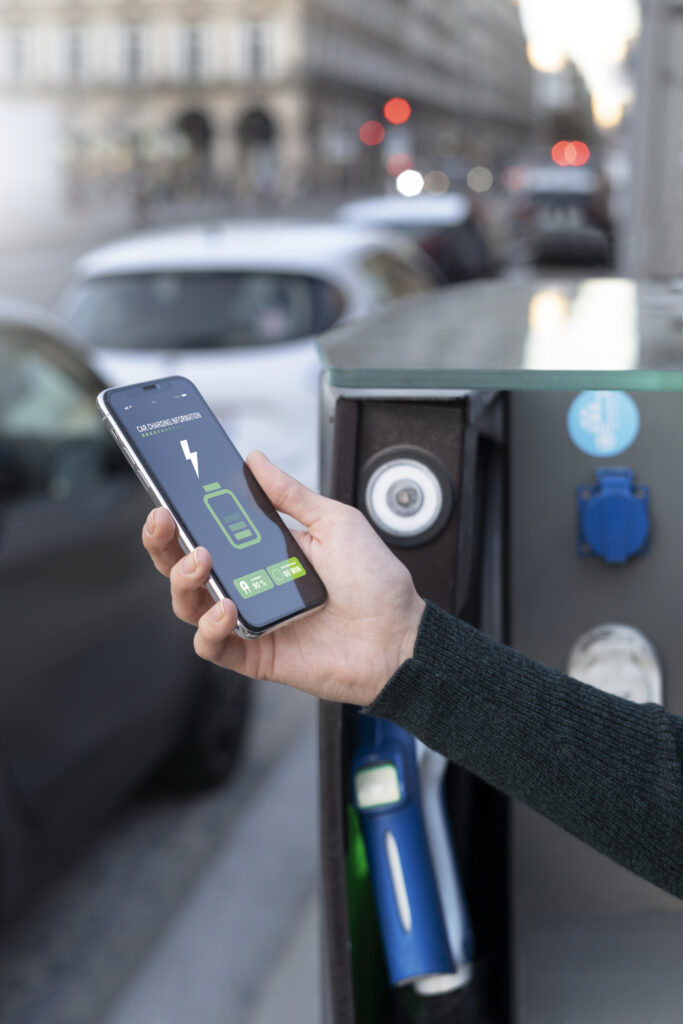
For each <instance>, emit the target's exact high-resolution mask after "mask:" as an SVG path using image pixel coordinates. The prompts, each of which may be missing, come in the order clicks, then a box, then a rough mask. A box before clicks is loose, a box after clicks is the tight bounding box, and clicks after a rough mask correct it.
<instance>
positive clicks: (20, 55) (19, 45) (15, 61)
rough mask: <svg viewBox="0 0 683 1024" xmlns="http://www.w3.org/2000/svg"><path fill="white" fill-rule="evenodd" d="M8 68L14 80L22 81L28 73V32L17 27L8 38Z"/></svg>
mask: <svg viewBox="0 0 683 1024" xmlns="http://www.w3.org/2000/svg"><path fill="white" fill-rule="evenodd" d="M7 48H8V51H9V52H8V54H7V56H8V62H7V63H8V69H9V73H10V77H11V78H12V81H14V82H21V81H22V80H23V78H24V76H25V74H26V33H25V32H24V31H23V29H20V28H15V29H13V30H12V31H11V32H10V34H9V39H8V47H7Z"/></svg>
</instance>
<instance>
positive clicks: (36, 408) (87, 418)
mask: <svg viewBox="0 0 683 1024" xmlns="http://www.w3.org/2000/svg"><path fill="white" fill-rule="evenodd" d="M46 340H47V339H46V338H45V337H44V336H40V337H38V336H36V335H33V334H32V333H31V332H30V331H24V330H19V329H14V328H11V327H6V326H0V500H6V499H8V498H17V497H27V496H37V495H47V496H49V497H54V498H60V497H65V496H66V495H67V494H69V493H71V492H72V491H73V490H76V489H79V488H82V487H84V486H87V485H89V484H90V483H92V482H93V480H95V479H97V478H99V477H101V476H102V475H103V474H104V473H105V472H106V456H107V446H106V441H105V433H104V429H103V426H102V423H101V420H100V417H99V415H98V413H97V410H96V409H95V406H94V403H93V397H92V394H91V392H90V391H89V390H88V389H87V388H86V387H84V385H83V384H82V382H80V381H79V380H76V379H75V378H74V377H73V376H71V375H70V374H69V373H68V372H67V371H66V370H65V369H64V368H63V367H62V366H61V365H59V363H58V362H55V361H53V360H52V359H50V357H49V355H48V354H47V348H46Z"/></svg>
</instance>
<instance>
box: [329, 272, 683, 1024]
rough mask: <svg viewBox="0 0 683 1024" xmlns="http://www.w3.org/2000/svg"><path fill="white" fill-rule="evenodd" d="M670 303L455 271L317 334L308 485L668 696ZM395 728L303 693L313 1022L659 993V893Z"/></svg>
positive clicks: (479, 1017)
mask: <svg viewBox="0 0 683 1024" xmlns="http://www.w3.org/2000/svg"><path fill="white" fill-rule="evenodd" d="M682 310H683V293H681V292H680V291H678V292H676V291H675V290H673V289H670V288H668V287H667V286H665V285H655V284H650V285H647V284H639V283H635V282H632V281H628V280H625V279H607V278H604V279H595V280H585V281H576V280H575V281H557V282H549V281H540V282H522V281H495V282H478V283H475V284H471V285H458V286H456V287H454V288H450V289H445V290H443V291H441V292H439V293H437V294H436V295H431V296H425V297H419V298H415V299H409V300H405V301H403V302H401V303H399V304H398V305H396V306H394V307H392V308H389V309H387V310H386V311H385V312H383V313H380V314H378V315H377V316H375V317H373V318H372V319H370V320H369V321H365V322H362V323H359V324H350V325H348V326H345V327H342V328H339V329H337V330H336V331H333V332H331V333H330V334H329V335H328V336H326V338H324V339H323V341H322V343H321V354H322V359H323V364H324V367H325V370H324V374H323V383H322V446H323V447H322V484H323V491H324V492H325V493H327V494H329V495H331V496H332V497H335V498H338V499H340V500H342V501H345V502H348V503H350V504H353V505H356V506H358V507H359V508H361V509H362V510H363V511H364V512H365V514H366V515H367V516H368V518H369V519H370V521H371V522H372V523H373V525H374V526H375V527H376V529H378V531H379V533H380V535H381V536H382V537H383V538H384V539H385V541H386V542H387V543H388V544H389V546H390V547H391V548H392V550H393V551H394V552H395V554H396V555H397V556H398V557H399V558H401V559H402V561H403V562H404V563H405V564H406V565H407V567H408V568H409V569H410V571H411V573H412V574H413V578H414V580H415V584H416V586H417V589H418V591H419V592H420V593H421V594H422V596H424V597H428V598H430V599H431V600H432V601H434V602H435V603H437V604H439V605H441V606H442V607H443V608H445V609H447V610H448V611H451V612H453V613H454V614H456V615H458V616H459V617H461V618H463V619H465V620H466V621H468V622H470V623H471V624H472V625H474V626H476V627H478V628H480V629H481V630H483V631H484V632H486V633H488V634H490V635H492V636H493V637H495V638H496V639H499V640H503V641H504V642H506V643H508V644H509V645H510V646H512V647H514V648H516V649H518V650H520V651H522V652H523V653H524V654H527V655H528V656H530V657H532V658H535V659H536V660H538V661H541V662H543V663H545V664H547V665H549V666H552V667H555V668H558V669H560V670H562V671H564V672H567V673H568V674H572V675H574V676H576V677H577V678H580V679H582V680H584V681H586V682H589V683H592V684H593V685H597V686H601V687H603V688H604V689H607V690H609V691H610V692H614V693H618V694H620V695H621V696H624V697H627V698H629V699H633V700H638V701H661V702H662V703H663V704H664V705H665V706H666V707H667V708H669V709H670V710H671V711H673V712H674V713H676V714H679V715H680V714H683V645H681V643H680V639H679V633H680V621H681V606H682V604H683V601H682V600H681V595H683V545H682V544H681V542H680V510H681V509H682V508H683V473H682V472H681V471H680V468H679V463H680V441H679V438H680V437H681V435H682V434H683V333H682V327H683V321H682V319H681V317H682ZM385 725H386V728H384V726H385ZM395 728H396V727H394V726H389V724H388V723H381V722H379V720H372V719H370V716H367V715H365V714H364V713H361V712H359V710H358V709H356V708H352V707H349V706H339V705H332V704H323V705H321V712H320V776H321V827H322V874H323V894H324V903H323V910H324V951H323V961H324V998H325V1005H324V1019H325V1021H326V1022H327V1024H384V1022H386V1024H404V1022H405V1024H408V1022H413V1021H419V1022H426V1024H439V1022H441V1021H449V1022H450V1021H463V1022H464V1021H473V1022H481V1024H483V1022H486V1024H547V1022H548V1021H562V1020H566V1021H569V1020H580V1021H582V1024H591V1022H595V1024H597V1022H598V1021H599V1022H604V1024H611V1022H612V1021H614V1022H615V1024H616V1022H619V1024H642V1021H644V1020H655V1019H660V1020H675V1019H677V1017H678V1016H679V1015H680V1006H681V1005H683V1002H682V1001H683V972H681V970H680V951H681V949H682V948H683V916H682V915H681V910H682V909H683V903H681V902H680V901H678V900H676V899H675V898H674V897H672V896H669V895H668V894H666V893H664V892H663V891H661V890H659V889H657V888H655V887H654V886H652V885H650V884H648V883H646V882H644V881H643V880H641V879H639V878H637V877H636V876H635V875H633V874H631V873H629V872H628V871H626V870H625V869H623V868H621V867H619V866H618V865H616V864H614V863H613V862H611V861H609V860H608V859H607V858H606V857H604V856H602V855H601V854H599V853H597V852H595V851H594V850H592V849H590V848H589V847H588V846H586V845H585V844H583V843H582V842H580V841H579V840H577V839H575V838H573V837H572V836H570V835H569V834H568V833H566V832H564V831H563V830H561V829H560V828H558V827H557V826H555V825H553V824H552V823H550V822H548V821H547V820H545V819H543V818H542V817H541V816H540V815H538V814H536V813H535V812H533V811H531V810H530V809H528V808H526V807H524V806H522V805H520V804H517V803H516V802H514V801H510V800H508V799H507V798H505V797H503V796H502V795H501V794H500V793H498V792H496V791H494V790H493V789H491V788H490V787H488V786H487V785H486V784H485V783H484V782H482V781H481V780H479V779H477V778H475V777H474V776H472V775H470V774H469V773H467V772H466V771H465V770H463V769H461V768H459V767H457V766H455V765H452V764H451V765H448V766H447V767H446V766H443V768H445V771H444V770H441V771H439V769H438V768H437V770H436V771H433V772H432V773H431V774H430V773H429V772H428V771H427V770H426V769H425V768H424V766H423V763H421V762H420V760H419V758H420V751H419V749H416V748H415V747H414V746H413V745H411V738H410V737H408V736H407V734H403V735H395V734H393V733H392V730H394V729H395ZM399 732H400V731H399ZM444 865H445V866H444ZM458 929H459V931H458ZM454 931H455V932H457V933H458V934H459V939H458V938H455V939H454V938H453V935H454ZM458 943H459V944H458Z"/></svg>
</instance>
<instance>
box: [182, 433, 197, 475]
mask: <svg viewBox="0 0 683 1024" xmlns="http://www.w3.org/2000/svg"><path fill="white" fill-rule="evenodd" d="M180 447H181V448H182V449H183V455H184V456H185V458H186V459H189V460H190V462H191V463H192V465H193V467H194V471H195V473H196V474H197V479H199V455H198V454H197V452H191V451H190V445H189V443H188V442H187V441H181V442H180Z"/></svg>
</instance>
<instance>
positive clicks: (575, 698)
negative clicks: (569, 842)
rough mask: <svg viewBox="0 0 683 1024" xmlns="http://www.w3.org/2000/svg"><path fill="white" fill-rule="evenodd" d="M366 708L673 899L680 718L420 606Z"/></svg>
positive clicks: (682, 876)
mask: <svg viewBox="0 0 683 1024" xmlns="http://www.w3.org/2000/svg"><path fill="white" fill-rule="evenodd" d="M368 710H369V711H370V712H371V713H372V714H375V715H378V716H379V717H381V718H388V719H390V720H392V721H394V722H396V723H397V724H399V725H401V726H402V727H403V728H404V729H407V730H408V731H409V732H412V733H414V734H415V735H416V736H418V737H419V738H420V739H422V740H423V741H424V742H425V743H427V744H428V745H429V746H431V747H433V748H434V749H436V750H438V751H440V752H441V753H442V754H444V755H445V756H446V757H448V758H449V759H450V760H452V761H454V762H456V763H457V764H460V765H463V766H464V767H465V768H467V769H469V770H470V771H472V772H473V773H474V774H475V775H478V776H479V777H480V778H483V779H484V780H485V781H486V782H489V783H490V784H491V785H492V786H495V787H496V788H497V789H499V790H501V791H502V792H504V793H506V794H507V795H508V796H511V797H514V798H515V799H517V800H520V801H522V802H523V803H525V804H527V805H528V806H529V807H532V808H533V809H534V810H535V811H538V812H539V813H540V814H543V815H544V816H545V817H547V818H549V819H550V820H551V821H554V822H555V823H556V824H558V825H561V826H562V827H563V828H564V829H566V830H567V831H568V832H571V833H572V834H573V835H575V836H578V837H579V838H580V839H582V840H584V841H585V842H586V843H588V844H589V845H591V846H593V847H595V848H596V849H597V850H600V851H601V852H603V853H605V854H607V855H608V856H609V857H611V858H612V859H613V860H615V861H617V862H619V863H620V864H622V865H624V866H625V867H627V868H630V869H631V870H632V871H634V872H636V874H638V875H641V876H642V877H643V878H646V879H648V880H649V881H651V882H653V883H654V884H655V885H658V886H660V887H661V888H663V889H666V890H668V891H669V892H672V893H674V895H676V896H678V897H679V898H683V718H680V717H678V716H676V715H673V714H671V713H670V712H668V711H666V710H665V709H664V708H663V707H660V706H659V705H657V704H647V705H638V704H634V703H632V702H631V701H628V700H625V699H623V698H620V697H615V696H612V695H611V694H607V693H604V692H602V691H601V690H598V689H596V688H595V687H592V686H588V685H586V684H585V683H581V682H578V681H577V680H575V679H571V678H569V677H567V676H565V675H563V674H562V673H561V672H558V671H556V670H554V669H550V668H546V667H545V666H543V665H540V664H538V663H537V662H535V661H532V660H531V659H530V658H526V657H524V655H522V654H519V653H518V652H517V651H514V650H512V649H511V648H509V647H505V646H504V645H502V644H499V643H496V642H495V641H494V640H492V639H491V638H490V637H487V636H486V635H485V634H483V633H480V632H479V631H478V630H476V629H473V628H472V627H471V626H468V625H467V624H466V623H463V622H460V621H459V620H457V619H454V618H453V617H452V616H450V615H448V614H447V613H445V612H443V611H442V610H441V609H439V608H437V607H436V606H434V605H432V604H430V603H429V602H428V603H427V610H426V612H425V614H424V617H423V619H422V622H421V625H420V630H419V633H418V638H417V642H416V645H415V648H414V652H413V657H412V658H411V659H409V660H408V661H406V662H404V664H403V665H401V667H400V668H399V669H398V671H397V672H396V673H395V675H394V676H393V677H392V679H391V680H390V681H389V683H388V684H387V686H386V687H384V688H383V689H382V690H381V692H380V693H379V695H378V697H377V698H376V699H375V701H373V703H372V704H371V705H370V707H369V708H368Z"/></svg>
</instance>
